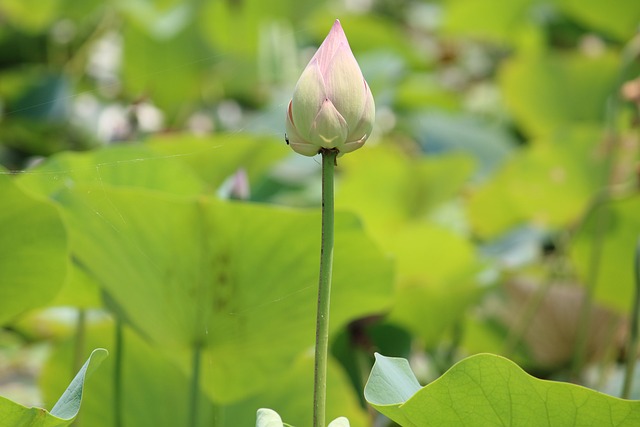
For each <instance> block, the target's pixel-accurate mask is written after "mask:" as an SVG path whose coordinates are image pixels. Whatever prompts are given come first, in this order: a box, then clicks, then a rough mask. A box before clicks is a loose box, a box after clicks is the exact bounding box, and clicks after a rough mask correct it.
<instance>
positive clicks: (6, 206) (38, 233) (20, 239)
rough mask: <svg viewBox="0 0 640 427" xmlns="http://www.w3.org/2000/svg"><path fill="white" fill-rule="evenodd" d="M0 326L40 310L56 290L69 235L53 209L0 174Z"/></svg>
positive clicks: (64, 264) (63, 275)
mask: <svg viewBox="0 0 640 427" xmlns="http://www.w3.org/2000/svg"><path fill="white" fill-rule="evenodd" d="M0 200H2V202H3V208H2V209H1V210H0V324H4V323H6V322H7V321H9V320H11V319H12V318H14V317H15V316H17V315H19V314H20V313H23V312H24V311H26V310H28V309H32V308H35V307H39V306H43V305H45V304H46V303H47V302H49V301H50V300H51V299H52V298H53V297H55V295H56V294H57V293H58V291H59V290H60V288H61V286H62V284H63V283H64V281H65V278H66V274H67V264H68V248H67V234H66V231H65V228H64V225H63V223H62V218H61V217H60V214H59V213H58V210H57V209H56V207H55V206H53V204H51V203H50V202H48V201H46V200H41V199H37V198H34V197H31V196H29V195H27V194H25V193H24V192H23V191H22V190H21V189H20V188H19V187H18V186H17V185H16V184H15V183H14V182H13V181H12V178H11V177H10V176H9V175H7V174H3V173H2V171H0Z"/></svg>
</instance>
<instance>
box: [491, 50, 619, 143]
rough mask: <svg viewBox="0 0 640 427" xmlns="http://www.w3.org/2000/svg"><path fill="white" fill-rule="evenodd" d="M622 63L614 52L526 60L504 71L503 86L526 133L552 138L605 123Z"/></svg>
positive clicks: (513, 62) (519, 59)
mask: <svg viewBox="0 0 640 427" xmlns="http://www.w3.org/2000/svg"><path fill="white" fill-rule="evenodd" d="M619 62H620V59H619V58H618V57H617V55H615V54H612V53H609V52H606V53H603V54H601V55H596V56H587V55H584V54H579V53H571V54H563V55H560V54H548V55H526V56H525V55H521V56H516V57H514V58H513V59H511V60H509V61H508V62H507V63H506V64H505V65H504V67H503V68H502V69H501V72H500V76H499V82H500V86H501V88H502V91H503V93H504V98H505V102H506V104H507V106H508V107H509V108H510V111H511V113H512V114H513V115H514V117H515V119H516V120H517V121H518V122H519V123H520V124H521V125H522V126H523V128H524V129H525V130H526V131H527V132H529V133H530V134H532V135H535V136H540V135H548V134H549V133H551V132H554V131H555V130H557V129H558V128H561V127H564V126H567V124H574V125H575V124H580V123H600V122H602V120H603V118H604V112H605V106H606V100H607V97H608V96H609V95H610V94H611V93H612V91H613V90H614V85H615V80H616V74H617V70H618V66H619V65H618V64H619Z"/></svg>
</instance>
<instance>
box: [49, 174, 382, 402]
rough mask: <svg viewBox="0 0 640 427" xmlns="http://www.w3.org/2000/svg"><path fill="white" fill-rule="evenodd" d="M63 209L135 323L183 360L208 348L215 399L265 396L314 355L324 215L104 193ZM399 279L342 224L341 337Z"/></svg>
mask: <svg viewBox="0 0 640 427" xmlns="http://www.w3.org/2000/svg"><path fill="white" fill-rule="evenodd" d="M59 200H60V202H61V203H62V205H63V206H64V209H65V212H66V217H67V219H68V223H69V224H71V225H72V226H71V227H70V231H71V238H72V239H71V242H72V251H73V253H74V256H75V257H76V258H77V259H78V262H79V263H80V265H82V266H83V267H84V268H85V270H86V271H87V272H90V274H91V275H92V276H93V277H94V278H95V279H96V280H97V281H98V282H99V283H100V285H101V286H102V287H103V288H104V290H105V291H106V292H107V293H108V295H109V297H110V299H111V300H113V302H114V303H115V304H116V305H117V306H118V307H119V309H120V310H122V311H123V313H124V314H125V316H126V318H127V319H129V320H130V321H131V322H132V324H133V325H134V326H135V327H136V328H137V329H138V330H140V331H141V332H142V333H143V335H145V336H146V337H148V338H149V339H150V340H151V341H152V342H155V343H157V344H158V345H159V346H161V347H162V348H163V349H164V350H165V351H167V352H171V353H172V354H173V355H174V356H175V357H176V358H177V359H180V358H181V357H184V358H185V360H186V359H187V354H186V353H187V352H188V351H190V350H191V349H192V348H193V347H194V346H196V345H202V346H204V350H203V351H204V353H203V358H205V359H206V360H211V361H212V363H206V364H204V366H203V375H204V377H203V384H204V387H205V388H207V390H208V391H209V392H210V393H211V395H212V396H213V397H214V398H215V399H217V400H220V401H233V400H236V399H239V398H241V397H243V396H246V395H248V394H249V393H251V392H254V391H257V390H260V389H261V388H262V387H264V386H265V385H266V384H267V383H268V381H269V380H270V379H273V375H274V374H275V373H277V372H282V371H283V370H286V369H287V368H288V366H289V365H290V363H291V361H292V359H293V358H294V357H295V356H296V355H297V354H298V353H299V352H300V351H301V350H302V349H305V348H307V347H310V346H311V345H312V343H313V334H312V333H309V331H313V329H314V324H315V300H316V298H315V293H316V283H317V269H318V266H317V264H318V259H319V253H318V251H319V225H320V218H319V215H318V214H317V213H316V212H304V211H294V210H290V209H276V208H270V207H266V206H258V205H251V204H243V203H230V202H223V201H219V200H216V199H213V198H208V197H204V196H202V197H200V198H175V197H169V196H163V195H161V194H158V193H156V192H149V191H145V190H139V189H121V188H118V189H116V188H107V187H105V186H100V187H95V186H92V187H82V188H81V187H78V188H76V189H75V190H73V191H68V192H65V193H63V194H61V195H60V198H59ZM363 266H366V268H365V267H363ZM390 279H391V269H390V263H389V261H388V260H386V259H385V258H384V257H383V256H382V255H381V253H380V252H379V251H378V250H377V249H376V248H375V246H374V245H372V243H371V241H370V240H369V239H368V238H366V236H365V235H364V234H363V232H362V230H361V227H360V226H359V224H358V223H357V221H356V220H355V218H354V217H353V216H351V215H338V216H337V227H336V249H335V265H334V288H333V289H334V293H333V304H332V313H331V316H332V327H333V328H332V330H335V329H336V328H339V327H340V326H342V325H344V324H345V323H346V322H347V321H349V320H352V319H353V318H356V317H359V316H363V315H366V314H371V313H374V312H379V311H382V310H385V309H387V308H388V305H389V292H390V285H391V283H390ZM353 301H358V303H357V304H353ZM185 369H189V367H188V363H185Z"/></svg>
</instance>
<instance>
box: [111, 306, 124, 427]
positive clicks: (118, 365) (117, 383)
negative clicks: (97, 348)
mask: <svg viewBox="0 0 640 427" xmlns="http://www.w3.org/2000/svg"><path fill="white" fill-rule="evenodd" d="M115 329H116V330H115V344H114V350H115V351H114V353H115V354H114V361H113V425H114V426H115V427H122V426H123V425H124V422H123V421H122V420H123V418H122V379H123V377H124V376H123V375H122V359H123V355H124V336H123V332H124V331H123V330H124V322H123V321H122V317H120V316H119V315H116V324H115Z"/></svg>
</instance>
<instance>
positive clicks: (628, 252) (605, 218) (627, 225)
mask: <svg viewBox="0 0 640 427" xmlns="http://www.w3.org/2000/svg"><path fill="white" fill-rule="evenodd" d="M638 212H640V197H637V196H635V197H631V198H627V199H622V200H617V201H613V202H610V203H608V204H606V205H600V206H598V207H597V208H596V209H595V210H594V211H592V212H591V214H590V215H589V217H588V218H587V219H586V222H585V224H584V226H583V227H582V228H581V229H580V230H579V232H578V233H577V235H576V237H575V239H573V242H572V247H571V255H572V257H573V259H574V261H575V265H576V270H577V272H578V274H579V275H580V277H581V278H582V281H583V282H584V283H587V282H589V281H590V280H594V279H595V298H596V300H597V301H598V302H600V303H602V304H604V305H606V306H608V307H611V308H614V309H616V310H617V311H619V312H621V313H627V312H628V311H629V309H630V307H631V301H632V298H633V294H634V286H635V282H634V280H635V278H634V257H635V255H634V254H635V247H636V243H637V241H638V237H639V236H640V217H639V216H638ZM600 244H601V246H600V247H597V246H598V245H600ZM594 251H597V252H600V258H599V259H598V260H597V261H595V260H594V257H593V254H594ZM594 262H597V265H594ZM594 273H595V274H597V276H596V277H595V278H592V277H590V275H591V274H594Z"/></svg>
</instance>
